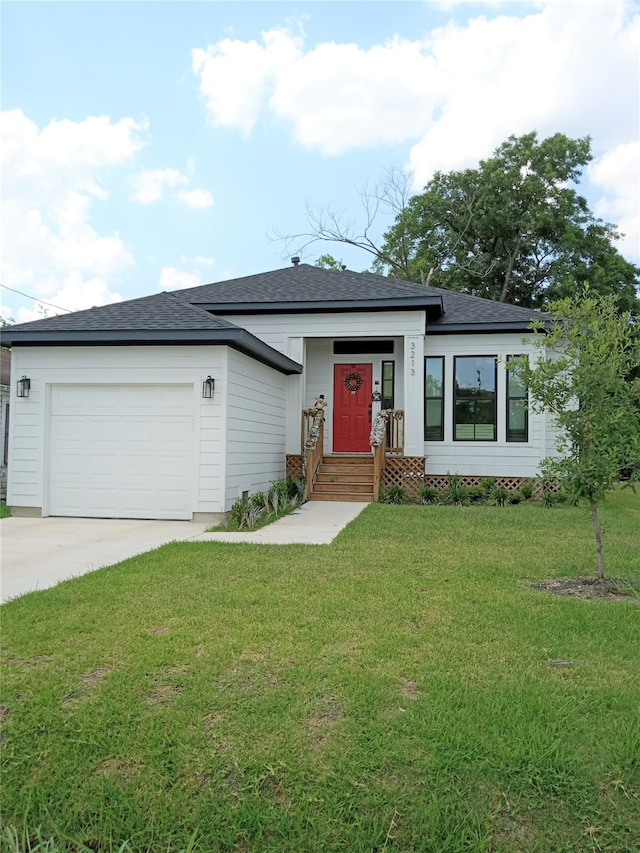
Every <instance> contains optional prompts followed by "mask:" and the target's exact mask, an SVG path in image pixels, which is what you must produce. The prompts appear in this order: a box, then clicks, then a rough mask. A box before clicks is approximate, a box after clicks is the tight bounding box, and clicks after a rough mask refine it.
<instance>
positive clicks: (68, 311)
mask: <svg viewBox="0 0 640 853" xmlns="http://www.w3.org/2000/svg"><path fill="white" fill-rule="evenodd" d="M0 287H4V289H5V290H10V291H11V292H12V293H19V294H20V296H26V297H27V299H33V301H34V302H41V303H42V304H43V305H49V307H51V308H57V309H58V310H59V311H66V312H67V313H68V314H73V311H72V310H71V309H70V308H63V307H62V305H54V304H53V302H46V301H45V300H44V299H40V297H38V296H31V294H30V293H23V292H22V291H21V290H16V289H15V287H9V286H8V285H6V284H1V283H0Z"/></svg>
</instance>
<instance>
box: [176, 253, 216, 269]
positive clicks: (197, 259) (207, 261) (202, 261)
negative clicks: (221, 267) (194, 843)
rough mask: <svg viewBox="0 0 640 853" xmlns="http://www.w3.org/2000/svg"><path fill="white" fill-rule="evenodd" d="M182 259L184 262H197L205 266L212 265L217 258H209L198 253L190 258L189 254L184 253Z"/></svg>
mask: <svg viewBox="0 0 640 853" xmlns="http://www.w3.org/2000/svg"><path fill="white" fill-rule="evenodd" d="M180 260H181V261H182V263H183V264H195V265H196V266H204V267H212V266H213V265H214V264H215V262H216V259H215V258H208V257H206V256H205V255H196V256H195V257H194V258H190V257H189V256H188V255H182V256H181V257H180Z"/></svg>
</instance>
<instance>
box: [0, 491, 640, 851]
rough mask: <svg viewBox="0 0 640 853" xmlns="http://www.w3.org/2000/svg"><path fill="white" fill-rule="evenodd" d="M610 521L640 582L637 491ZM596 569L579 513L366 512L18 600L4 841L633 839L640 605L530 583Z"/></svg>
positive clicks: (608, 846)
mask: <svg viewBox="0 0 640 853" xmlns="http://www.w3.org/2000/svg"><path fill="white" fill-rule="evenodd" d="M603 519H604V524H605V537H606V541H607V547H608V558H609V571H610V573H611V574H612V575H618V576H623V575H624V576H636V577H638V576H640V524H639V523H638V522H639V519H640V497H635V496H634V495H633V494H632V493H631V492H630V491H628V490H625V491H623V492H618V493H616V494H615V495H614V496H613V498H612V501H611V503H610V504H609V506H608V507H606V508H605V509H604V511H603ZM592 571H595V549H594V544H593V535H592V531H591V527H590V522H589V517H588V513H587V512H586V510H585V509H583V508H575V507H570V506H562V507H560V508H557V509H553V510H547V509H544V508H543V507H541V506H540V505H529V504H527V505H520V506H514V507H505V508H496V507H469V508H467V507H443V506H428V507H420V506H382V505H373V506H370V507H369V508H367V510H365V512H364V513H363V514H362V515H361V516H360V517H359V518H358V519H356V520H355V521H354V522H353V523H352V524H350V525H349V527H348V528H347V529H346V530H345V531H344V532H343V533H342V534H341V535H340V536H339V537H338V539H337V540H336V541H335V542H334V543H333V544H332V545H330V546H316V547H310V546H298V545H296V546H293V545H292V546H259V545H249V544H246V545H245V544H242V545H235V544H234V545H231V544H226V543H191V544H189V543H176V544H171V545H167V546H165V547H163V548H161V549H159V550H157V551H154V552H152V553H149V554H146V555H142V556H140V557H136V558H134V559H131V560H127V561H125V562H123V563H120V564H118V565H117V566H113V567H110V568H108V569H103V570H102V571H99V572H95V573H92V574H89V575H85V576H83V577H80V578H77V579H75V580H72V581H67V582H65V583H64V584H61V585H59V586H58V587H56V588H54V589H50V590H45V591H42V592H38V593H32V594H29V595H26V596H23V597H22V598H20V599H16V600H14V601H11V602H9V603H8V604H6V605H4V606H3V607H2V664H3V696H2V705H1V706H0V707H1V715H2V717H3V726H2V748H1V750H0V754H1V756H2V762H3V767H2V799H3V825H4V829H3V830H2V832H3V834H2V836H1V838H2V841H0V850H7V851H9V850H11V851H13V850H24V849H28V847H27V841H26V839H27V838H29V837H31V838H32V839H33V840H34V841H33V844H34V845H35V839H36V837H37V836H38V835H39V836H40V837H41V838H49V837H51V838H54V839H56V842H57V843H56V844H55V845H53V846H51V847H46V848H45V847H42V849H43V850H44V849H48V850H51V851H57V850H70V851H71V850H73V851H76V850H87V849H88V850H94V851H98V850H99V851H116V850H120V849H121V850H130V851H153V853H155V851H167V853H169V851H178V850H185V849H187V848H188V847H189V845H191V847H192V849H195V850H199V851H202V853H211V852H212V851H237V853H240V851H243V853H246V851H256V852H258V851H259V853H264V852H265V851H274V853H275V851H291V853H293V851H296V853H302V852H303V851H363V852H364V851H379V853H382V851H388V853H390V851H405V853H410V851H411V853H413V851H424V853H455V851H470V853H476V852H477V851H487V853H499V851H517V853H527V851H540V853H547V851H554V853H555V851H563V852H564V853H569V851H576V853H578V851H591V850H593V851H596V850H597V851H605V850H607V851H619V853H620V851H631V850H635V849H636V844H637V842H638V839H639V838H640V795H639V792H640V759H639V756H640V737H639V733H640V721H639V715H638V708H639V707H640V655H639V653H638V648H639V636H640V630H639V629H640V607H639V606H638V603H637V599H633V598H632V597H630V598H629V600H628V601H625V600H622V601H601V600H592V601H585V600H579V599H575V598H572V597H567V596H559V595H553V594H551V593H549V592H545V591H540V590H536V589H533V588H532V586H531V584H532V583H533V582H534V581H539V580H542V579H547V578H549V577H551V576H562V575H568V576H575V575H584V574H589V573H590V572H592ZM10 838H13V839H14V840H13V841H10ZM16 838H17V840H15V839H16ZM125 841H128V844H126V845H124V846H121V845H123V842H125ZM81 843H82V844H84V845H85V846H84V847H82V846H80V845H81Z"/></svg>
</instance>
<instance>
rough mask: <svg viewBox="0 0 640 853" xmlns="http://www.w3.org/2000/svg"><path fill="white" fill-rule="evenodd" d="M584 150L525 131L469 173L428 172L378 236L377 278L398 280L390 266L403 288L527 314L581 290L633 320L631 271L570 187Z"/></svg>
mask: <svg viewBox="0 0 640 853" xmlns="http://www.w3.org/2000/svg"><path fill="white" fill-rule="evenodd" d="M590 146H591V141H590V138H589V137H584V138H583V139H569V138H568V137H567V136H564V135H563V134H561V133H557V134H555V135H554V136H551V137H549V138H548V139H545V140H543V141H541V142H539V141H538V138H537V134H536V133H535V132H533V133H528V134H526V135H525V136H520V137H515V136H510V137H509V138H508V139H507V140H506V142H504V143H503V144H502V145H500V146H499V147H498V148H497V149H496V151H495V153H494V155H493V157H490V158H489V159H487V160H482V161H480V164H479V166H478V168H477V169H465V170H464V171H459V172H447V173H443V172H437V173H436V174H435V175H434V177H433V178H432V180H431V181H429V183H428V184H427V185H426V186H425V188H424V191H423V192H422V193H419V194H418V195H415V196H413V197H412V198H411V199H410V200H409V202H408V204H407V207H406V209H404V210H402V211H401V212H400V213H399V214H398V216H397V217H396V220H395V222H394V224H393V226H392V227H391V228H390V229H389V230H388V231H387V232H386V234H385V235H384V242H383V244H382V246H381V250H380V253H379V255H378V257H377V258H376V262H375V265H376V268H377V270H378V271H379V272H386V273H389V274H391V275H398V266H399V265H400V266H403V267H404V269H403V272H402V275H403V277H406V278H409V279H411V280H413V281H420V280H424V277H425V275H428V274H429V273H431V283H432V284H434V285H439V286H441V287H447V288H451V289H453V290H460V291H463V292H466V293H476V294H477V295H478V296H484V297H487V298H489V299H495V300H499V301H502V302H511V303H514V304H518V305H523V306H525V307H528V308H539V307H542V306H543V305H545V304H546V303H547V302H548V301H550V300H556V299H561V298H563V297H565V296H570V295H571V294H572V292H573V290H574V282H576V281H578V282H588V283H589V285H590V287H591V288H592V290H594V291H595V292H597V293H601V294H606V293H610V294H613V295H614V296H615V298H616V301H617V305H618V308H620V309H622V310H631V311H632V312H634V313H637V312H638V307H639V306H638V299H637V290H636V287H637V284H638V281H639V278H638V276H639V274H640V270H639V269H638V268H637V267H635V266H634V265H633V264H631V263H629V262H628V261H626V260H625V259H624V258H623V257H622V255H621V254H620V253H619V252H618V250H617V249H616V247H615V245H614V243H615V240H616V239H617V238H618V236H619V235H618V233H617V231H616V229H615V227H614V226H613V225H610V224H608V223H605V222H603V221H602V220H599V219H597V218H596V217H595V216H594V215H593V214H592V213H591V211H590V210H589V206H588V204H587V202H586V200H585V199H584V198H583V197H582V196H581V195H579V194H578V192H577V191H576V189H575V186H576V185H577V184H578V182H579V180H580V176H581V174H582V170H583V168H584V167H585V166H586V164H587V163H589V161H590V160H591V159H592V156H591V150H590ZM387 258H393V259H394V260H395V261H396V263H395V264H389V263H388V261H387ZM405 259H406V262H405V263H404V264H399V263H398V262H399V261H405Z"/></svg>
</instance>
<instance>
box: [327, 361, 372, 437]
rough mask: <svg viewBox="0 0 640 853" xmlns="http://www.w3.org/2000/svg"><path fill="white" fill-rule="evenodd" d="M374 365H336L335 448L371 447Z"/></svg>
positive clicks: (334, 383) (334, 400) (334, 390)
mask: <svg viewBox="0 0 640 853" xmlns="http://www.w3.org/2000/svg"><path fill="white" fill-rule="evenodd" d="M371 373H372V371H371V365H370V364H336V365H334V371H333V450H334V452H335V453H367V452H368V451H369V450H371V444H370V442H369V435H370V434H371Z"/></svg>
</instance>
